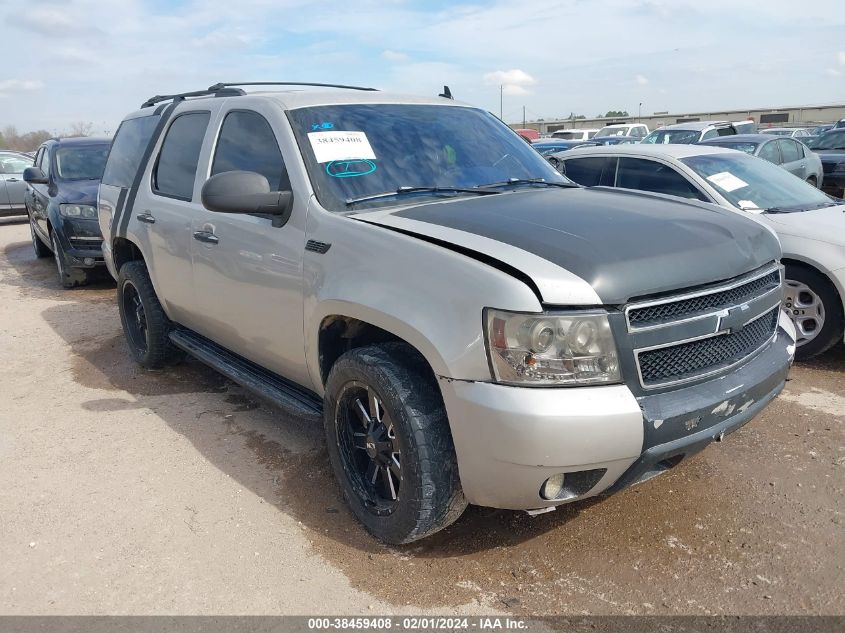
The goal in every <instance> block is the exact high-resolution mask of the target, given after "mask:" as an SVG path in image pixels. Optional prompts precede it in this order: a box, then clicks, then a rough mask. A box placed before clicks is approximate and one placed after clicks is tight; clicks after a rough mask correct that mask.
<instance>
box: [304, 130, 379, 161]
mask: <svg viewBox="0 0 845 633" xmlns="http://www.w3.org/2000/svg"><path fill="white" fill-rule="evenodd" d="M308 140H309V141H311V149H313V150H314V157H315V158H316V159H317V162H318V163H330V162H332V161H333V160H375V159H376V155H375V153H373V148H372V147H370V141H369V140H367V135H366V134H365V133H364V132H309V133H308Z"/></svg>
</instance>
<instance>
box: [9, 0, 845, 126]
mask: <svg viewBox="0 0 845 633" xmlns="http://www.w3.org/2000/svg"><path fill="white" fill-rule="evenodd" d="M24 7H25V10H24ZM799 13H801V12H799V11H797V10H796V5H795V4H794V2H787V1H785V0H769V1H768V2H766V3H760V2H753V3H752V2H743V1H741V0H740V1H728V0H699V1H697V2H687V1H686V0H534V1H532V2H530V3H528V2H522V3H517V2H513V1H509V2H487V3H481V2H476V3H471V2H444V1H442V0H433V1H429V2H415V1H410V0H409V1H403V0H381V1H378V2H376V1H372V0H357V1H347V2H336V1H335V2H325V1H321V2H315V1H311V2H306V1H304V0H202V1H193V0H180V1H165V0H110V1H109V2H102V0H70V1H68V0H29V1H28V2H26V3H18V2H15V3H12V2H9V1H5V2H0V34H2V40H0V41H2V42H3V44H4V45H5V46H4V63H3V65H2V68H3V70H2V73H0V128H2V127H4V126H6V125H15V126H17V127H18V128H19V129H20V130H29V129H35V128H46V129H48V130H49V131H51V132H61V131H63V130H65V129H67V128H68V127H69V126H70V124H71V123H73V122H75V121H90V122H92V123H94V126H95V130H96V131H98V132H104V131H105V132H111V131H113V130H114V128H115V127H116V125H117V123H118V122H119V121H120V119H121V118H122V116H123V115H124V114H125V113H126V112H128V111H131V110H134V109H136V108H137V107H138V105H139V104H140V103H141V102H142V101H143V100H144V99H146V98H147V97H149V96H151V95H153V94H158V93H167V92H178V91H184V90H193V89H197V88H202V87H206V86H208V85H210V84H212V83H215V82H217V81H239V80H273V79H276V80H301V81H318V82H338V83H352V84H360V85H369V86H375V87H378V88H383V89H389V90H398V91H402V92H410V93H422V94H436V93H437V92H439V91H440V90H441V89H442V86H443V84H448V85H449V86H450V87H451V89H452V92H453V93H454V94H455V96H456V98H458V99H460V100H462V101H467V102H470V103H473V104H476V105H479V106H481V107H484V108H486V109H488V110H491V111H493V112H495V113H498V111H499V86H500V85H504V86H505V97H504V114H505V119H506V120H508V121H517V120H520V119H521V118H522V107H523V106H525V107H526V109H527V112H528V118H539V117H543V118H546V119H548V118H552V117H557V116H566V115H568V114H569V113H570V112H575V113H578V114H586V115H591V116H592V115H596V114H598V113H600V112H605V111H607V110H610V109H625V110H628V111H631V112H634V111H636V109H637V104H638V103H640V102H642V103H643V113H644V114H645V113H650V112H654V111H663V110H670V111H672V112H681V111H695V110H707V109H723V108H747V107H761V106H782V105H800V104H817V103H832V102H845V40H843V39H842V33H843V27H845V11H843V10H842V5H841V0H817V1H816V2H814V4H813V11H812V14H813V15H812V16H809V14H808V15H807V16H806V17H804V16H802V15H799Z"/></svg>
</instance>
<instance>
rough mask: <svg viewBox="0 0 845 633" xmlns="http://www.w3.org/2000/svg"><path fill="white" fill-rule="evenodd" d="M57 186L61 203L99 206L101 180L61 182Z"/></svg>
mask: <svg viewBox="0 0 845 633" xmlns="http://www.w3.org/2000/svg"><path fill="white" fill-rule="evenodd" d="M57 184H58V187H59V195H58V199H59V202H62V203H70V204H93V205H94V206H96V205H97V189H98V188H99V187H100V181H99V180H60V181H59V182H58V183H57Z"/></svg>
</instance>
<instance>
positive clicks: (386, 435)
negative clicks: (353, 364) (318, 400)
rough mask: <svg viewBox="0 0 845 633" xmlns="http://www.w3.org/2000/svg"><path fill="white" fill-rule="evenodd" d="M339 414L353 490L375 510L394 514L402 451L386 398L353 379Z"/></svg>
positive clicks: (341, 443)
mask: <svg viewBox="0 0 845 633" xmlns="http://www.w3.org/2000/svg"><path fill="white" fill-rule="evenodd" d="M335 415H336V416H337V422H336V427H335V428H336V429H337V434H338V437H337V442H338V447H339V449H340V455H341V458H342V460H343V466H344V469H345V470H346V471H347V473H348V475H349V482H350V484H351V485H352V488H353V490H354V491H355V492H356V494H357V495H358V497H359V498H360V499H361V501H363V503H364V506H365V507H366V508H367V510H369V511H370V512H371V513H373V514H375V515H377V516H385V515H388V514H390V513H392V512H393V510H394V509H395V507H396V505H397V503H398V502H399V497H400V494H401V492H402V450H401V446H400V444H399V440H398V438H397V437H396V429H395V428H394V423H393V418H392V417H391V414H390V411H388V410H387V408H386V407H385V405H384V400H383V399H382V398H381V397H380V396H379V395H378V394H377V393H376V392H375V390H373V388H372V387H369V386H367V385H365V384H362V383H359V382H356V381H352V382H349V383H347V384H346V385H345V386H344V388H343V390H342V391H341V393H340V394H339V397H338V400H337V409H336V413H335Z"/></svg>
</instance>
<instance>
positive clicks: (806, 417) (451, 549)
mask: <svg viewBox="0 0 845 633" xmlns="http://www.w3.org/2000/svg"><path fill="white" fill-rule="evenodd" d="M0 385H2V387H0V393H2V400H0V525H2V530H0V561H2V565H0V608H1V609H2V611H1V612H2V613H4V614H79V613H92V614H104V613H113V614H146V613H159V614H164V613H167V614H183V613H191V614H223V613H233V614H259V613H260V614H310V613H350V614H351V613H363V614H373V613H406V612H419V611H426V612H438V613H458V612H459V613H466V614H474V613H491V612H504V613H513V614H551V613H569V614H585V613H613V614H624V613H639V614H668V613H672V614H679V613H683V614H724V613H730V614H781V613H789V614H809V613H823V614H845V598H843V595H845V594H843V592H842V586H843V581H845V571H844V570H845V514H843V513H844V512H845V503H843V498H845V495H843V488H844V487H845V346H843V345H839V346H838V347H837V348H836V349H835V350H833V351H832V352H831V353H829V354H827V355H826V356H824V357H823V358H822V359H821V360H818V361H815V362H812V363H807V364H804V365H799V366H796V367H795V368H794V369H793V371H792V374H791V380H790V382H789V383H788V385H787V389H786V391H784V393H783V394H782V395H781V396H780V397H779V398H778V399H777V400H776V401H775V403H774V404H773V405H771V406H770V407H769V408H768V409H767V410H766V411H765V412H764V413H763V414H762V415H761V416H759V417H758V418H757V419H755V420H754V421H753V422H751V423H750V424H749V425H747V426H746V427H744V428H743V429H742V430H740V431H739V432H737V433H735V434H733V435H731V436H730V437H729V438H728V439H727V440H726V441H725V442H724V443H723V444H721V445H716V446H713V447H711V448H710V449H709V450H707V451H705V453H703V454H701V455H699V456H697V457H696V458H694V459H692V460H690V461H689V462H688V463H686V464H684V465H682V466H681V467H679V468H678V469H675V470H674V471H672V472H671V473H669V474H667V475H664V476H662V477H660V478H657V479H655V480H652V481H650V482H648V483H646V484H644V485H642V486H639V487H637V488H634V489H631V490H628V491H625V492H623V493H621V494H618V495H616V496H614V497H611V498H609V499H606V500H604V501H602V502H598V503H597V502H587V503H582V504H579V505H576V506H568V507H565V508H563V509H560V510H558V511H557V512H553V513H550V514H546V515H542V516H539V517H536V518H530V517H528V516H527V515H525V514H521V513H515V512H505V511H495V510H489V509H482V508H471V509H470V510H469V511H468V512H467V514H466V515H465V516H464V517H463V518H462V519H461V520H460V521H459V522H458V523H457V524H456V525H454V526H452V527H451V528H450V529H448V530H446V531H444V532H442V533H440V534H438V535H436V536H435V537H434V538H432V539H429V540H427V541H424V542H423V543H418V544H414V545H411V546H407V547H386V546H383V545H380V544H378V543H376V542H375V541H373V540H372V539H371V538H370V537H369V536H368V535H367V534H366V533H365V532H364V531H363V530H362V529H361V528H359V527H358V525H357V524H356V523H355V522H354V521H353V520H352V518H351V516H350V514H349V513H348V512H347V511H346V509H345V506H344V504H343V502H342V501H341V500H340V499H339V497H338V490H337V487H336V486H335V484H334V481H333V479H332V477H331V476H330V473H329V469H328V466H327V459H326V454H325V449H324V446H323V440H322V434H321V430H320V429H318V428H313V427H311V426H308V425H306V424H305V423H303V422H301V421H298V420H296V419H285V417H284V416H282V415H280V414H279V413H278V412H276V411H274V410H272V409H270V408H268V407H266V406H264V405H259V404H258V403H257V402H255V401H254V400H253V399H252V398H250V397H249V396H248V395H247V394H246V393H245V392H244V391H242V390H241V389H240V388H238V387H236V386H235V385H233V384H232V383H230V382H228V381H226V380H225V379H223V378H221V377H219V376H218V375H217V374H215V373H214V372H212V371H210V370H208V369H206V368H205V367H203V366H202V365H199V364H198V363H196V362H187V363H185V364H184V365H181V366H179V367H176V368H173V369H168V370H165V371H157V372H148V371H142V370H140V369H139V368H138V367H137V366H136V365H135V364H134V363H133V362H132V361H131V360H130V358H129V355H128V352H127V350H126V348H125V344H124V339H123V334H122V332H121V328H120V323H119V319H118V315H117V309H116V307H115V302H114V286H113V284H112V283H110V282H109V281H108V280H107V279H106V278H104V279H103V281H102V282H100V283H96V284H94V285H92V286H89V287H86V288H82V289H76V290H72V291H63V290H62V289H61V288H60V287H59V285H58V282H57V280H56V278H55V274H54V267H53V262H52V260H36V259H35V256H34V254H33V252H32V246H31V244H30V242H29V229H28V226H27V225H26V224H25V223H19V222H12V221H8V220H0Z"/></svg>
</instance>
